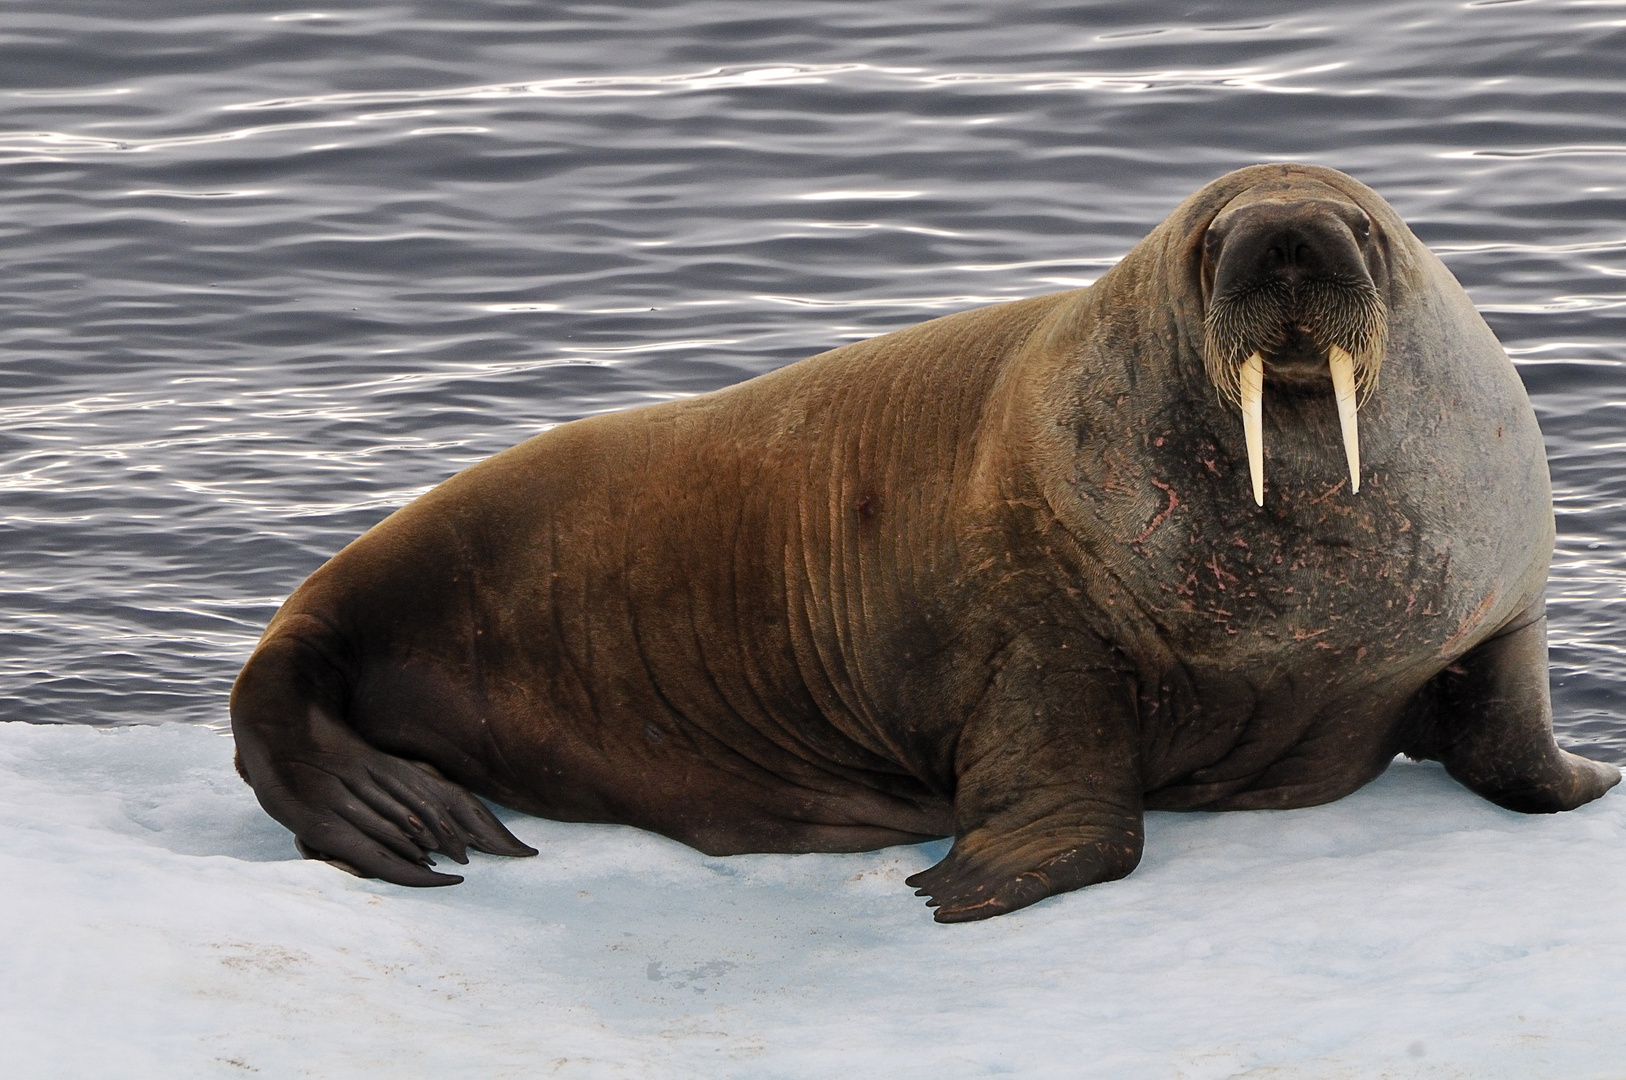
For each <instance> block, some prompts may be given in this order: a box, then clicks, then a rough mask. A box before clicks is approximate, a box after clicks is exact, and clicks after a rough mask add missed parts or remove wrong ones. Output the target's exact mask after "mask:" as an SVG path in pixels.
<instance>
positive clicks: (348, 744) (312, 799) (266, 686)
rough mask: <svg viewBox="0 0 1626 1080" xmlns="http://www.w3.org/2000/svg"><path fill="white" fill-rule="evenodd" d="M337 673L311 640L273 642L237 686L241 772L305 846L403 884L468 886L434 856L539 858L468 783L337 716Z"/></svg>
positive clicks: (235, 721)
mask: <svg viewBox="0 0 1626 1080" xmlns="http://www.w3.org/2000/svg"><path fill="white" fill-rule="evenodd" d="M332 678H333V675H332V672H331V669H327V668H325V667H324V661H322V660H321V659H320V657H318V656H316V655H315V654H314V650H312V649H311V648H310V647H309V646H308V645H306V644H304V643H303V642H300V641H298V640H295V639H291V638H284V639H281V640H273V641H268V642H266V643H264V644H262V645H261V647H260V649H258V650H257V651H256V653H255V655H254V657H253V658H252V659H251V660H250V661H249V663H248V666H246V667H245V668H244V669H243V673H242V675H240V676H239V677H238V681H237V685H236V686H235V687H234V688H233V690H232V704H231V717H232V734H233V735H234V736H235V738H236V740H237V769H238V772H240V773H241V774H242V776H243V779H244V780H246V781H248V783H249V786H251V787H252V788H253V789H254V795H255V797H256V798H257V799H259V801H260V805H261V806H262V807H264V808H265V811H266V813H268V814H270V815H271V816H272V817H273V818H275V819H276V820H277V821H279V822H281V823H282V824H283V825H284V826H286V827H287V828H288V830H289V831H291V832H292V833H293V834H294V837H295V841H296V843H297V845H298V847H299V851H300V854H302V855H304V856H305V857H306V858H314V859H322V860H324V861H326V862H331V863H333V864H334V865H336V866H338V867H340V868H341V869H343V870H348V871H349V872H351V873H353V874H357V875H359V876H362V877H376V878H382V879H383V880H385V881H388V882H392V883H394V884H396V885H420V886H421V885H456V884H457V883H458V882H460V881H462V880H463V879H462V878H461V877H459V876H457V875H456V874H442V873H437V872H436V871H434V870H432V869H430V867H431V866H433V865H434V863H433V862H432V861H431V860H430V858H429V853H430V852H440V853H442V854H445V855H447V856H449V857H451V858H452V859H454V860H456V861H457V862H460V863H466V862H468V855H467V854H466V849H467V848H470V847H473V848H477V849H479V850H481V851H485V852H489V853H490V854H493V855H535V854H536V851H535V849H533V848H530V847H528V846H526V845H525V844H522V843H521V842H520V841H519V840H518V839H517V838H516V837H515V836H514V835H513V834H511V833H510V832H509V831H508V830H507V829H505V828H504V827H503V825H502V823H501V822H499V821H498V820H497V819H496V818H495V817H493V816H492V814H491V811H489V810H487V809H486V808H485V805H484V804H482V803H481V802H480V800H479V799H476V798H475V797H474V796H473V795H471V794H470V793H469V792H468V791H466V790H465V789H464V788H462V787H461V786H459V785H458V784H455V783H453V782H452V781H450V780H448V779H446V778H445V777H444V776H442V775H441V774H440V773H439V772H437V771H436V770H434V769H433V768H431V767H429V766H427V765H422V764H419V763H416V762H410V761H405V760H403V759H401V758H398V757H394V756H393V755H390V754H386V753H384V752H383V751H382V750H379V749H377V748H376V747H374V746H372V745H371V744H369V743H368V742H366V741H365V740H364V739H362V738H361V736H359V735H357V734H356V733H355V732H354V731H353V730H351V728H350V727H348V726H347V725H345V724H344V723H342V722H341V721H339V720H338V719H336V718H335V714H336V713H337V709H336V708H335V707H334V706H333V705H332V704H330V703H331V702H332V701H334V700H336V698H337V697H338V695H337V694H335V693H334V692H333V688H332V687H330V686H327V685H326V682H328V681H330V680H331V679H332Z"/></svg>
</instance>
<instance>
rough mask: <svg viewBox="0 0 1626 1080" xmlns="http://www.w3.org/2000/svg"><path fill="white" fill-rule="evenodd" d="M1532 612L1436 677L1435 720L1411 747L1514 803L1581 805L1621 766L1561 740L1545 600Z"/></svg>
mask: <svg viewBox="0 0 1626 1080" xmlns="http://www.w3.org/2000/svg"><path fill="white" fill-rule="evenodd" d="M1525 617H1528V618H1531V620H1532V621H1530V622H1528V623H1525V625H1523V626H1522V627H1520V628H1519V629H1517V630H1514V631H1513V632H1511V633H1505V634H1502V635H1500V636H1498V637H1494V638H1492V639H1490V640H1489V641H1487V642H1484V643H1483V644H1481V645H1479V646H1478V647H1476V648H1474V649H1473V650H1471V651H1470V652H1468V654H1467V655H1465V656H1463V657H1462V658H1461V659H1460V660H1458V661H1457V662H1456V663H1455V664H1453V665H1451V666H1450V667H1449V668H1447V669H1446V670H1445V671H1443V672H1441V673H1440V674H1439V675H1438V676H1436V677H1435V679H1434V683H1433V685H1432V686H1431V687H1430V688H1429V690H1430V691H1432V693H1433V694H1434V703H1433V704H1434V709H1433V718H1432V724H1425V726H1424V729H1423V731H1422V732H1421V733H1420V741H1419V744H1418V746H1417V747H1415V748H1410V747H1409V748H1407V753H1408V754H1411V756H1413V757H1427V758H1434V759H1435V760H1437V761H1439V762H1440V763H1441V764H1442V765H1444V766H1445V771H1446V772H1448V773H1450V774H1451V775H1452V776H1453V777H1455V778H1456V779H1457V780H1458V781H1460V782H1461V783H1462V784H1463V785H1464V786H1466V787H1467V788H1469V789H1470V790H1472V791H1475V792H1477V793H1479V794H1480V795H1483V796H1484V797H1485V798H1487V799H1489V800H1490V801H1491V802H1493V803H1496V804H1497V805H1498V806H1505V807H1507V808H1508V809H1509V810H1518V811H1521V812H1522V813H1526V814H1551V813H1555V812H1557V811H1559V810H1573V809H1575V808H1576V807H1577V806H1580V805H1582V804H1583V803H1588V802H1591V801H1592V800H1593V799H1596V798H1597V797H1598V796H1599V795H1602V794H1603V793H1604V792H1605V791H1608V790H1609V789H1610V788H1612V787H1614V786H1615V785H1616V784H1618V783H1620V770H1619V769H1617V768H1615V767H1614V766H1613V765H1605V764H1602V763H1600V762H1596V761H1588V760H1587V759H1586V758H1584V757H1580V756H1578V755H1576V754H1572V753H1570V752H1568V751H1567V750H1561V749H1559V747H1558V744H1557V743H1555V742H1553V706H1552V698H1551V696H1550V692H1549V689H1548V682H1547V615H1546V610H1545V607H1544V606H1541V605H1538V606H1537V607H1535V608H1533V609H1531V610H1530V611H1529V612H1527V613H1526V616H1525ZM1519 621H1523V619H1520V620H1519ZM1515 625H1517V622H1516V623H1515Z"/></svg>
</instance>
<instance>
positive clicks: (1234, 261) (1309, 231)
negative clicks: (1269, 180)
mask: <svg viewBox="0 0 1626 1080" xmlns="http://www.w3.org/2000/svg"><path fill="white" fill-rule="evenodd" d="M1273 209H1275V208H1273ZM1264 210H1265V208H1264V207H1253V206H1250V207H1244V208H1242V209H1241V210H1238V211H1237V212H1236V213H1235V214H1234V215H1233V216H1232V217H1231V220H1229V221H1223V222H1216V223H1215V225H1214V226H1213V227H1211V228H1210V230H1209V237H1210V257H1211V258H1212V256H1213V248H1214V247H1217V248H1218V249H1219V250H1218V253H1217V254H1218V259H1217V261H1216V263H1215V265H1214V284H1213V290H1214V292H1215V293H1216V294H1220V293H1224V292H1227V291H1229V290H1231V289H1236V288H1256V287H1258V286H1261V285H1264V284H1267V283H1270V282H1280V283H1282V284H1284V285H1286V286H1288V287H1289V288H1290V289H1291V288H1296V287H1297V286H1298V285H1299V284H1300V283H1302V282H1305V281H1312V280H1317V279H1328V278H1340V279H1351V278H1353V279H1357V280H1358V279H1362V278H1367V277H1368V276H1369V275H1368V273H1367V269H1366V261H1365V259H1364V258H1363V257H1362V255H1361V249H1360V245H1359V244H1358V243H1357V241H1356V238H1355V231H1354V229H1352V228H1351V227H1350V225H1349V224H1348V223H1346V222H1345V221H1344V220H1343V218H1342V217H1341V216H1339V215H1338V214H1336V213H1333V212H1332V211H1330V210H1328V209H1324V208H1322V207H1319V206H1314V205H1310V206H1300V207H1294V208H1292V211H1291V212H1289V213H1288V214H1285V215H1283V214H1281V213H1280V210H1279V209H1277V212H1276V213H1274V214H1272V213H1265V212H1263V211H1264ZM1250 211H1253V212H1251V213H1250Z"/></svg>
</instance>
